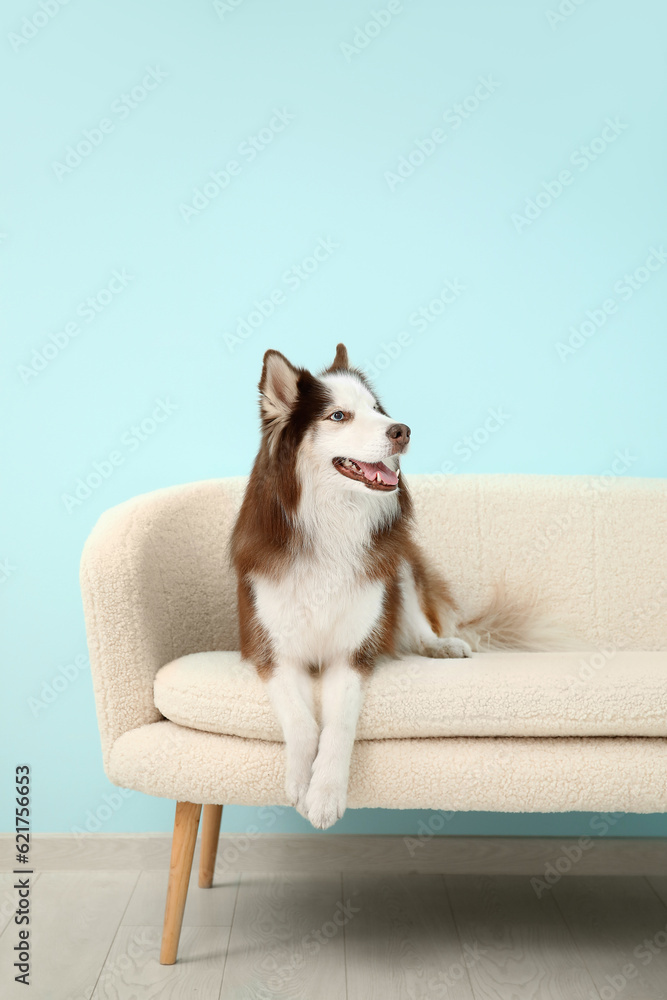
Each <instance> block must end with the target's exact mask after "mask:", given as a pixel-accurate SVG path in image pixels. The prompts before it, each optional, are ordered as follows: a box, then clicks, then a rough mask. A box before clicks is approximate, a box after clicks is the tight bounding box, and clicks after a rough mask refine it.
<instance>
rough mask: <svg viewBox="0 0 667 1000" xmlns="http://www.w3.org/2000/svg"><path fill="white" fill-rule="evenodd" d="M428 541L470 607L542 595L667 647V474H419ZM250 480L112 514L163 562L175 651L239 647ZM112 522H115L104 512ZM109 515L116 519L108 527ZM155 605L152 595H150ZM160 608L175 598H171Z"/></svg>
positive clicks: (413, 481) (418, 507)
mask: <svg viewBox="0 0 667 1000" xmlns="http://www.w3.org/2000/svg"><path fill="white" fill-rule="evenodd" d="M408 482H409V485H410V488H411V491H412V494H413V497H414V501H415V511H416V521H417V527H418V536H419V539H420V542H421V544H422V547H423V548H424V550H425V551H426V552H427V553H428V554H429V556H430V557H431V559H432V560H433V562H434V563H435V565H436V566H437V567H438V568H439V569H440V571H441V573H442V574H443V575H444V576H445V578H446V579H447V580H449V581H450V583H451V586H452V588H453V593H454V595H455V597H456V598H457V600H458V601H459V603H460V605H461V606H462V607H463V609H464V610H466V611H467V610H468V609H470V610H471V611H475V610H477V609H479V608H480V607H481V606H482V605H483V604H484V601H485V600H486V599H488V597H489V596H490V594H491V591H492V587H493V583H494V581H496V580H503V581H504V582H505V584H506V588H507V591H508V593H509V594H510V595H512V596H516V597H517V598H521V597H530V596H531V595H533V594H538V595H539V596H540V598H541V600H542V602H543V604H544V607H545V608H546V609H547V610H548V612H549V613H550V615H551V616H553V617H556V618H557V619H559V620H562V621H563V622H564V623H565V624H567V625H570V626H572V627H573V628H574V629H575V630H576V631H577V632H578V634H580V635H582V637H583V638H586V639H588V640H589V641H592V642H594V643H596V644H598V645H599V644H604V643H611V644H614V645H616V646H624V647H628V648H644V649H659V648H666V647H667V481H664V480H658V479H652V480H651V479H636V478H620V477H608V478H604V477H589V476H536V475H457V476H446V475H415V476H409V477H408ZM244 486H245V479H244V478H241V477H238V478H231V479H219V480H208V481H203V482H199V483H192V484H188V485H185V486H177V487H172V488H169V489H166V490H159V491H156V492H155V493H150V494H146V495H144V496H142V497H137V498H135V499H134V500H131V501H128V503H127V504H122V505H121V506H120V507H117V508H115V509H114V510H113V511H110V512H108V514H107V515H105V517H107V518H114V516H116V517H117V516H118V515H122V519H126V518H130V519H131V522H132V526H133V529H132V530H133V535H135V537H136V538H137V540H138V542H139V543H140V544H141V543H143V544H144V545H145V553H144V558H145V559H147V560H150V561H153V560H155V561H156V567H155V569H156V576H155V586H156V587H157V588H158V589H160V590H161V589H164V594H166V595H167V598H168V600H167V606H168V605H169V604H170V603H171V606H172V607H173V612H174V613H173V615H171V617H170V621H169V622H166V621H165V622H164V628H165V630H167V631H168V633H169V637H170V645H172V647H173V650H174V655H175V656H180V655H183V654H185V653H188V652H195V651H199V650H204V649H234V648H237V647H238V633H237V620H236V590H235V587H236V581H235V578H234V574H233V572H232V571H231V569H230V566H229V556H228V544H229V537H230V533H231V530H232V526H233V523H234V519H235V516H236V513H237V510H238V507H239V505H240V503H241V499H242V495H243V489H244ZM103 520H104V518H103ZM100 524H102V522H100ZM143 600H144V601H146V602H147V607H146V612H147V613H150V604H151V594H150V592H146V593H144V596H143ZM158 603H159V605H160V607H161V608H163V607H164V605H163V595H159V600H158Z"/></svg>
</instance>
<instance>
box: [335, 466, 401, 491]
mask: <svg viewBox="0 0 667 1000" xmlns="http://www.w3.org/2000/svg"><path fill="white" fill-rule="evenodd" d="M333 464H334V467H335V468H336V469H337V470H338V472H340V473H342V474H343V475H344V476H347V477H348V479H356V480H357V481H358V482H360V483H363V484H364V486H367V487H368V488H369V490H395V489H396V487H397V486H398V476H399V473H398V472H394V470H393V469H389V468H387V466H386V465H385V464H384V462H360V461H359V459H357V458H334V460H333Z"/></svg>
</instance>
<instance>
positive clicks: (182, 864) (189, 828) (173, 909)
mask: <svg viewBox="0 0 667 1000" xmlns="http://www.w3.org/2000/svg"><path fill="white" fill-rule="evenodd" d="M200 814H201V805H197V804H195V803H194V802H177V803H176V816H175V819H174V836H173V838H172V842H171V861H170V863H169V885H168V887H167V905H166V907H165V911H164V927H163V930H162V947H161V949H160V965H173V964H174V962H175V961H176V954H177V952H178V939H179V938H180V936H181V924H182V923H183V910H184V909H185V900H186V899H187V895H188V883H189V881H190V872H191V870H192V856H193V854H194V852H195V844H196V843H197V829H198V827H199V816H200Z"/></svg>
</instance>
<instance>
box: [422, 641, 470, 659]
mask: <svg viewBox="0 0 667 1000" xmlns="http://www.w3.org/2000/svg"><path fill="white" fill-rule="evenodd" d="M424 653H425V655H426V656H432V657H435V658H437V659H442V660H447V659H452V660H454V659H463V658H464V657H466V656H472V649H471V648H470V646H469V645H468V643H467V642H465V640H463V639H456V638H455V637H453V636H452V637H451V638H449V639H439V638H434V639H430V640H429V641H428V642H425V643H424Z"/></svg>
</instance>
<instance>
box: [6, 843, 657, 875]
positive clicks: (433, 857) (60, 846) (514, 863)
mask: <svg viewBox="0 0 667 1000" xmlns="http://www.w3.org/2000/svg"><path fill="white" fill-rule="evenodd" d="M13 845H14V836H13V835H12V834H2V835H0V871H11V870H12V868H13V867H14V866H13V853H14V852H13V850H12V848H13ZM170 847H171V837H170V836H169V835H167V834H135V833H126V834H104V833H90V834H85V835H82V836H77V835H74V834H58V833H55V834H34V835H33V838H32V851H31V856H30V860H31V864H32V867H33V869H34V870H35V871H36V872H40V871H65V870H73V869H76V870H91V871H93V870H96V869H97V870H101V869H106V870H121V869H142V870H164V871H167V870H168V868H169V855H170ZM195 862H197V858H196V857H195ZM548 866H552V867H553V869H554V870H555V871H556V872H558V873H559V874H561V875H665V874H667V839H660V838H655V837H650V838H649V837H637V838H629V837H614V838H612V837H604V838H602V837H600V838H595V839H592V838H585V837H582V838H573V837H440V836H426V837H420V836H414V837H409V836H405V837H400V836H394V835H391V836H375V835H371V834H368V835H357V834H350V835H345V834H325V835H317V834H311V835H307V834H306V835H299V836H294V835H292V834H288V833H276V834H271V833H264V834H223V835H222V836H221V837H220V843H219V846H218V855H217V860H216V871H217V872H218V873H221V872H230V873H231V872H279V871H298V872H312V873H316V872H330V871H350V872H413V871H414V872H425V873H435V872H440V873H444V874H447V875H544V873H545V870H551V869H548Z"/></svg>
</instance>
